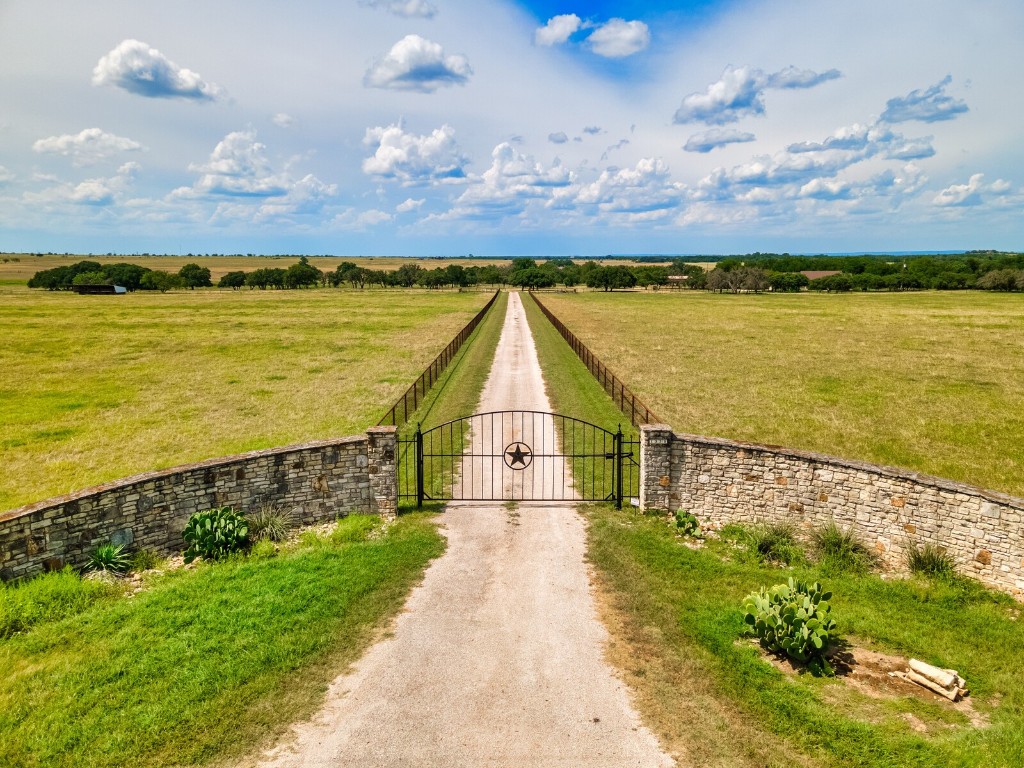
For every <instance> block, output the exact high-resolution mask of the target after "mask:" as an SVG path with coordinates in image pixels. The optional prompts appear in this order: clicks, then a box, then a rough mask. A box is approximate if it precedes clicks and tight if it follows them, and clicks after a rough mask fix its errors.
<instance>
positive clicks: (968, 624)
mask: <svg viewBox="0 0 1024 768" xmlns="http://www.w3.org/2000/svg"><path fill="white" fill-rule="evenodd" d="M543 298H544V299H545V300H547V299H548V296H547V295H545V296H544V297H543ZM571 302H572V300H571V299H569V300H563V301H561V302H560V304H559V306H560V307H562V306H565V305H568V304H571ZM546 303H548V304H549V306H550V305H551V304H554V302H553V301H552V302H547V301H546ZM524 304H525V306H526V308H527V315H528V318H529V321H530V325H531V328H532V329H533V332H534V337H535V340H536V344H537V354H538V357H539V358H540V363H541V367H542V368H543V369H544V376H545V380H546V382H547V384H548V395H549V397H550V398H551V402H552V407H553V408H554V409H555V410H557V411H561V412H566V413H571V414H583V415H584V417H585V418H589V419H591V420H593V421H596V422H598V423H602V424H604V423H608V424H614V423H616V421H617V420H618V419H621V418H622V415H621V414H620V413H619V411H618V409H617V408H616V406H615V404H614V403H613V402H612V401H611V399H610V398H609V397H608V396H607V395H606V394H605V393H604V391H603V390H602V389H601V386H600V385H599V384H598V383H597V382H596V381H595V380H594V379H593V377H591V376H590V374H589V373H588V372H587V370H586V368H585V367H584V365H583V364H582V363H581V362H580V361H579V359H578V358H577V357H576V356H575V355H574V354H573V352H572V350H571V349H570V348H569V346H568V345H567V344H566V343H565V342H564V341H563V340H562V339H561V337H560V336H559V335H558V333H557V332H556V331H555V330H554V328H553V327H552V326H551V325H550V323H548V322H547V320H546V319H545V318H544V316H543V315H542V314H541V313H540V312H539V311H538V310H537V309H536V307H535V306H534V305H533V303H532V302H530V301H529V300H526V301H525V302H524ZM556 312H558V313H559V314H560V315H561V314H563V313H562V312H561V311H559V310H556ZM566 322H568V321H566ZM658 405H659V404H658V403H653V404H652V407H655V408H657V407H658ZM582 509H583V511H584V514H585V515H586V516H587V518H588V520H589V526H588V538H589V544H588V558H589V560H590V561H591V563H593V565H594V567H595V573H596V577H597V580H596V581H597V584H598V597H599V599H598V603H599V606H600V607H601V613H602V618H603V620H604V622H605V624H606V626H608V628H609V631H610V633H611V635H612V640H611V642H610V643H609V646H608V658H609V661H610V662H611V663H613V664H614V665H616V666H617V667H618V668H619V669H620V670H621V672H622V675H623V678H624V679H625V681H626V682H627V683H628V684H629V686H630V688H631V689H632V691H633V695H634V701H635V703H636V706H637V707H638V709H639V711H640V713H641V715H642V717H643V719H644V722H645V723H646V724H647V725H648V726H649V727H650V728H651V729H652V730H653V731H654V732H655V733H656V734H657V735H658V737H659V738H660V739H661V741H662V744H663V745H664V746H665V747H666V748H668V749H669V750H670V751H671V752H672V753H673V754H674V755H676V756H677V757H679V758H680V760H681V761H682V764H689V765H702V766H703V765H708V766H722V767H723V768H725V767H728V768H733V767H734V766H750V767H751V768H754V766H780V767H781V766H794V765H801V766H837V768H838V767H839V766H865V767H868V766H892V767H893V768H896V767H897V766H900V767H902V766H922V768H923V767H924V766H932V765H950V766H979V768H980V767H981V766H1017V765H1020V764H1021V763H1022V762H1024V736H1022V734H1024V685H1022V683H1021V681H1020V679H1019V678H1020V676H1019V675H1018V674H1017V672H1016V670H1017V668H1018V667H1019V662H1020V654H1021V649H1022V648H1024V626H1021V623H1020V607H1019V605H1018V604H1017V603H1015V602H1014V601H1013V600H1012V598H1009V597H1007V596H1005V595H1002V594H999V593H996V592H992V591H990V590H987V589H985V588H983V587H981V586H980V585H978V584H976V583H974V582H971V581H970V580H968V579H964V578H961V577H956V576H953V577H946V578H936V579H927V578H923V577H914V578H911V579H891V578H886V579H883V578H881V577H880V576H879V575H877V574H875V573H872V572H871V571H870V570H867V569H865V568H863V567H855V566H854V565H853V564H849V563H847V564H845V565H844V564H843V563H837V561H834V560H833V561H829V560H828V559H827V558H823V557H821V556H820V555H819V553H817V552H815V551H814V550H813V548H811V547H806V548H803V549H802V550H801V549H800V548H797V552H796V556H795V557H794V559H793V566H791V567H786V566H784V565H782V564H780V563H773V562H761V561H759V560H758V559H757V558H756V557H754V556H752V555H751V554H750V552H749V551H747V550H746V549H745V547H744V546H743V544H742V537H743V532H742V531H733V532H730V535H723V537H721V538H718V539H709V540H708V541H707V543H705V544H704V545H703V547H702V548H700V549H695V548H692V547H691V546H688V544H690V545H692V544H693V540H692V539H684V538H682V537H680V536H678V535H677V534H676V532H675V526H674V525H673V524H672V520H671V519H670V518H666V517H663V516H661V515H649V516H648V515H641V514H639V513H637V512H636V511H635V510H633V509H629V508H628V507H627V508H625V509H623V510H621V511H616V510H615V509H613V508H612V506H611V505H607V504H591V505H586V506H584V507H582ZM705 522H706V521H705ZM790 576H794V577H796V578H797V579H802V580H805V581H820V582H822V583H823V584H824V586H825V588H826V589H829V590H831V591H832V592H833V595H834V596H833V599H832V605H833V614H834V618H835V619H836V621H837V622H838V637H839V642H840V643H841V644H844V645H845V646H847V647H851V648H854V649H858V648H861V649H867V650H870V651H872V652H877V653H883V654H889V655H893V656H898V657H900V658H907V657H916V658H919V659H922V660H925V661H928V662H929V663H932V664H936V665H939V666H942V667H952V668H955V669H957V670H959V671H960V672H961V673H962V674H963V675H964V676H965V677H966V678H967V679H968V681H969V683H968V684H969V686H970V688H971V691H972V694H971V697H970V702H971V709H966V708H964V707H963V706H961V707H960V708H959V709H955V708H953V707H951V706H949V705H947V704H944V703H942V702H940V701H939V700H938V699H937V697H933V698H932V700H930V701H929V700H927V698H919V697H915V696H909V695H906V692H905V691H904V692H901V693H900V694H897V695H890V696H886V695H878V693H877V692H874V691H871V690H868V689H860V688H857V687H856V686H855V685H850V684H848V683H847V682H845V681H844V678H843V677H842V676H841V675H840V676H839V677H837V678H826V677H814V676H812V675H810V674H802V675H794V674H785V673H783V672H781V671H779V670H778V669H777V668H776V667H774V666H773V665H772V664H770V663H769V662H768V661H767V660H766V659H765V658H764V657H763V656H762V655H761V653H760V652H759V650H758V648H757V646H756V644H755V643H753V642H752V641H751V640H750V638H749V636H748V635H747V634H746V631H745V624H744V623H743V611H742V608H741V602H742V600H743V598H744V597H745V596H746V595H747V594H749V593H751V592H756V591H757V590H758V588H759V587H761V586H768V585H772V584H777V583H784V582H785V581H786V580H787V579H788V578H789V577H790Z"/></svg>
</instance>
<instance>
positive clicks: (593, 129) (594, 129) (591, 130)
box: [583, 125, 604, 136]
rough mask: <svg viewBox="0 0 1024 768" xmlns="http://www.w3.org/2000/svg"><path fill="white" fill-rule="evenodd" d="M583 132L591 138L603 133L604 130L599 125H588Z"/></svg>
mask: <svg viewBox="0 0 1024 768" xmlns="http://www.w3.org/2000/svg"><path fill="white" fill-rule="evenodd" d="M583 132H584V133H587V134H590V135H591V136H597V134H599V133H603V132H604V128H602V127H601V126H599V125H588V126H586V127H585V128H584V129H583Z"/></svg>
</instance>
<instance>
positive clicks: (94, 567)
mask: <svg viewBox="0 0 1024 768" xmlns="http://www.w3.org/2000/svg"><path fill="white" fill-rule="evenodd" d="M85 567H86V569H87V570H90V571H107V572H108V573H118V574H121V573H127V572H128V569H129V568H130V567H131V558H130V557H129V556H128V553H127V552H125V549H124V544H110V543H107V544H100V545H99V546H98V547H96V549H94V550H93V553H92V554H91V555H89V563H88V564H87V565H86V566H85Z"/></svg>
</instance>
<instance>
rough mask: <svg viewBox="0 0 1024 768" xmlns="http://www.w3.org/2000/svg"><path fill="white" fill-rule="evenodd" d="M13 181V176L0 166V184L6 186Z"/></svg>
mask: <svg viewBox="0 0 1024 768" xmlns="http://www.w3.org/2000/svg"><path fill="white" fill-rule="evenodd" d="M11 181H14V174H13V173H11V172H10V171H9V170H7V169H6V168H4V167H3V166H2V165H0V184H7V183H8V182H11Z"/></svg>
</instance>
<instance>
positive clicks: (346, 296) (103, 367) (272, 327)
mask: <svg viewBox="0 0 1024 768" xmlns="http://www.w3.org/2000/svg"><path fill="white" fill-rule="evenodd" d="M487 298H488V294H487V293H486V292H465V293H456V292H427V291H406V292H403V293H401V294H390V293H389V294H366V293H362V292H356V291H331V290H306V291H237V292H235V291H218V290H206V291H194V292H193V291H183V292H177V293H169V294H154V293H149V292H137V293H134V294H130V295H126V296H116V297H114V296H78V295H75V294H70V293H63V292H61V293H50V292H36V291H29V290H28V289H24V288H0V328H2V329H3V334H4V340H3V344H2V345H0V425H2V432H0V466H2V467H3V471H2V472H0V510H6V509H9V508H12V507H15V506H18V505H21V504H26V503H30V502H34V501H38V500H41V499H44V498H48V497H50V496H54V495H58V494H62V493H67V492H70V491H73V490H77V489H81V488H84V487H88V486H91V485H95V484H97V483H101V482H105V481H109V480H112V479H116V478H119V477H124V476H127V475H131V474H135V473H138V472H144V471H148V470H151V469H157V468H163V467H170V466H174V465H178V464H182V463H187V462H192V461H196V460H200V459H204V458H209V457H214V456H221V455H225V454H232V453H238V452H242V451H248V450H255V449H260V448H268V447H273V446H279V445H286V444H290V443H298V442H304V441H307V440H314V439H319V438H328V437H335V436H344V435H349V434H356V433H358V432H360V431H362V430H364V429H366V427H368V426H371V425H373V424H375V423H376V422H377V420H378V419H379V418H380V417H381V416H382V415H383V414H384V412H385V411H386V410H387V408H388V407H389V406H390V405H391V403H392V402H393V401H394V400H395V399H396V398H397V397H398V396H399V395H401V393H402V392H403V391H404V390H405V389H406V387H408V386H409V384H410V383H411V382H412V381H413V379H414V378H415V377H416V376H418V375H419V373H420V372H421V371H422V369H423V368H424V367H425V366H426V365H427V364H428V363H429V362H430V360H432V359H433V358H434V356H435V355H436V354H437V352H438V350H440V349H441V348H442V347H443V346H444V345H445V344H447V342H448V341H449V340H450V339H451V337H452V336H454V335H455V333H457V332H458V330H459V329H460V328H462V327H463V326H464V325H465V324H466V323H467V322H468V321H469V320H470V318H471V317H472V316H473V315H474V314H475V313H476V312H477V311H478V310H479V309H480V307H481V306H482V305H483V304H484V303H485V302H486V301H487Z"/></svg>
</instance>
